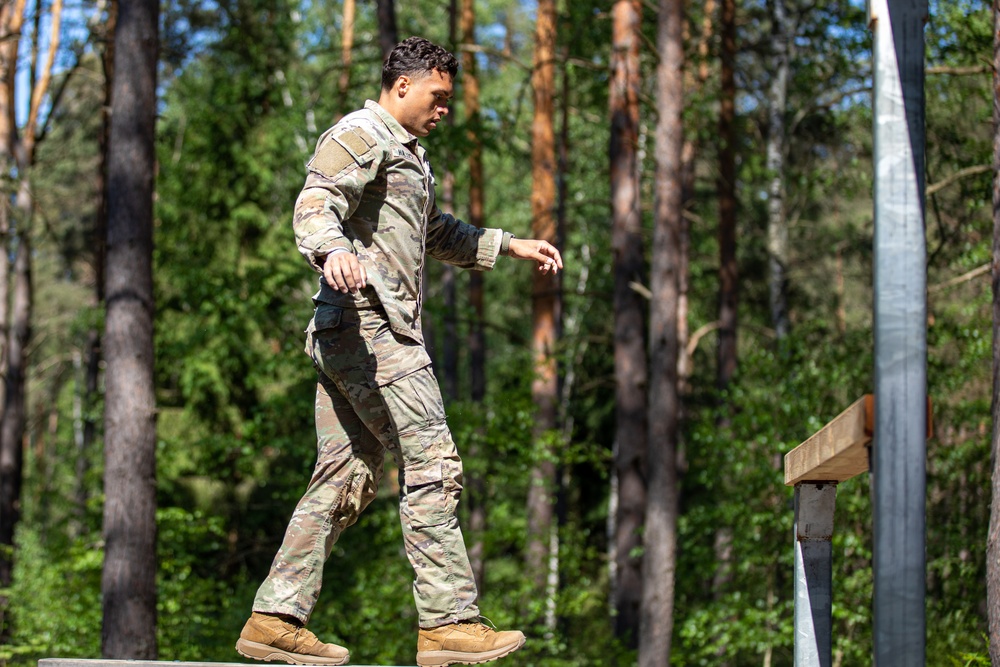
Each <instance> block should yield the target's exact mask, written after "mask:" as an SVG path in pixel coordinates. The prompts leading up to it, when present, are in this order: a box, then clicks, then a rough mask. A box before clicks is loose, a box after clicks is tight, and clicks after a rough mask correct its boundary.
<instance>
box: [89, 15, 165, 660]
mask: <svg viewBox="0 0 1000 667" xmlns="http://www.w3.org/2000/svg"><path fill="white" fill-rule="evenodd" d="M158 14H159V2H158V1H157V0H130V1H123V2H122V3H121V4H120V6H119V16H118V26H117V30H116V35H115V43H116V48H115V59H116V60H115V73H116V74H115V79H114V93H113V110H112V113H113V115H112V118H113V119H114V120H113V123H112V126H111V146H110V152H109V165H108V246H107V253H108V254H107V270H106V280H107V287H106V290H105V294H106V296H107V316H106V325H105V348H104V349H105V358H106V360H107V370H106V382H105V384H106V394H105V396H106V398H105V422H104V433H105V477H104V490H105V503H104V541H105V555H104V572H103V577H102V580H101V595H102V602H103V614H104V623H103V631H102V636H101V640H102V641H101V652H102V654H103V656H104V657H106V658H113V659H155V658H156V655H157V645H156V399H155V395H154V391H153V387H154V384H153V276H152V250H153V233H152V232H153V224H152V222H153V175H154V166H155V157H154V130H155V122H156V61H157V46H158V44H157V43H158V34H157V20H158Z"/></svg>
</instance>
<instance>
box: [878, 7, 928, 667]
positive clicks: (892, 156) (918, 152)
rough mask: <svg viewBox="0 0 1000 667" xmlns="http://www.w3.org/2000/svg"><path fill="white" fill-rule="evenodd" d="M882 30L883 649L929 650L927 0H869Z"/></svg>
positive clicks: (915, 653) (909, 661)
mask: <svg viewBox="0 0 1000 667" xmlns="http://www.w3.org/2000/svg"><path fill="white" fill-rule="evenodd" d="M869 10H870V12H871V19H872V26H873V27H872V29H873V31H874V65H875V76H874V79H875V81H874V83H875V93H874V104H873V111H874V124H875V127H874V134H875V276H874V279H875V297H874V298H875V434H874V448H873V454H872V465H871V472H872V485H873V506H874V509H873V530H874V563H873V570H874V579H875V582H874V583H875V585H874V605H873V606H874V653H875V655H874V660H875V664H876V665H877V666H878V667H890V666H897V665H898V666H899V667H919V666H920V665H924V664H925V661H926V619H925V614H924V597H925V592H926V591H925V576H926V556H925V554H924V546H925V515H924V509H925V492H926V472H925V458H926V437H927V331H926V326H927V298H926V283H927V276H926V268H925V262H926V254H927V252H926V241H925V233H924V22H925V20H926V18H927V2H926V0H870V1H869Z"/></svg>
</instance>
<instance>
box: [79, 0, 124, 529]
mask: <svg viewBox="0 0 1000 667" xmlns="http://www.w3.org/2000/svg"><path fill="white" fill-rule="evenodd" d="M117 19H118V2H117V0H110V1H109V2H108V3H107V21H106V22H105V23H104V34H103V35H101V40H102V41H103V45H104V48H103V50H102V53H101V64H102V69H103V71H104V104H103V105H101V133H100V135H99V136H98V139H97V147H98V158H99V162H98V167H97V179H96V180H97V183H96V191H97V198H98V201H97V215H96V217H95V221H94V229H93V233H92V237H91V238H92V246H91V247H93V249H94V260H93V261H94V301H95V303H94V305H95V307H99V306H100V305H101V304H102V303H104V254H105V244H106V242H107V229H108V197H107V177H108V144H109V143H110V141H111V87H112V81H113V80H114V71H115V62H114V54H115V42H114V39H115V24H116V23H117ZM85 354H86V369H85V375H84V382H83V390H84V391H83V397H82V398H83V437H82V439H81V443H80V447H79V450H78V451H77V459H76V491H75V493H74V505H75V508H74V515H75V516H76V520H77V521H78V522H79V523H78V525H77V526H76V528H75V530H79V531H82V530H83V524H82V521H83V517H84V514H85V512H86V508H87V499H88V497H89V493H88V491H87V481H86V477H87V472H88V471H89V470H90V452H91V450H92V449H93V446H94V442H95V441H96V439H97V420H96V419H95V417H94V413H95V408H96V406H97V405H98V398H99V396H98V380H99V378H100V372H101V333H100V331H98V330H97V328H96V327H93V328H91V329H89V330H88V331H87V342H86V347H85Z"/></svg>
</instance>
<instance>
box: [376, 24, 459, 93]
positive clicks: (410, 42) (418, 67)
mask: <svg viewBox="0 0 1000 667" xmlns="http://www.w3.org/2000/svg"><path fill="white" fill-rule="evenodd" d="M434 70H439V71H441V72H447V73H448V74H450V75H451V76H452V78H454V77H455V75H456V74H458V60H457V59H456V58H455V56H454V55H452V54H451V53H450V52H449V51H448V50H447V49H445V48H442V47H440V46H438V45H437V44H434V43H433V42H430V41H428V40H426V39H424V38H423V37H408V38H407V39H404V40H403V41H402V42H400V43H399V44H397V45H396V47H395V48H394V49H393V50H392V52H391V53H389V57H388V58H386V59H385V63H383V65H382V90H392V87H393V85H394V84H395V83H396V79H398V78H399V77H401V76H410V77H419V76H423V75H426V74H430V73H431V72H432V71H434Z"/></svg>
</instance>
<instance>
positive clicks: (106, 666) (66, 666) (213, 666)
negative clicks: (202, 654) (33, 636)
mask: <svg viewBox="0 0 1000 667" xmlns="http://www.w3.org/2000/svg"><path fill="white" fill-rule="evenodd" d="M264 664H273V665H282V664H284V663H280V662H276V663H259V662H251V661H247V662H173V661H169V660H104V659H89V658H42V659H41V660H39V661H38V667H247V665H264ZM351 667H379V666H376V665H352V666H351ZM383 667H393V666H392V665H387V666H383Z"/></svg>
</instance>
